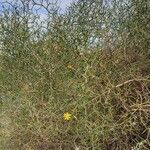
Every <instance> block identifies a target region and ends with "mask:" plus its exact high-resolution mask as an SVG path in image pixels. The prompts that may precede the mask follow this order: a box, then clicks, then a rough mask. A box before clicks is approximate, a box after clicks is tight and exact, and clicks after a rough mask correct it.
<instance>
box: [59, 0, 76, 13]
mask: <svg viewBox="0 0 150 150" xmlns="http://www.w3.org/2000/svg"><path fill="white" fill-rule="evenodd" d="M73 1H74V0H59V2H60V7H61V10H62V11H65V9H66V7H68V6H70V4H71V3H72V2H73Z"/></svg>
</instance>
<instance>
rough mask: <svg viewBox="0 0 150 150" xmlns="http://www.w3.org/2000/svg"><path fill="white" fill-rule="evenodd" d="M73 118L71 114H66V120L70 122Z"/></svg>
mask: <svg viewBox="0 0 150 150" xmlns="http://www.w3.org/2000/svg"><path fill="white" fill-rule="evenodd" d="M71 116H72V115H71V114H70V113H68V112H66V113H64V120H67V121H69V120H70V119H71Z"/></svg>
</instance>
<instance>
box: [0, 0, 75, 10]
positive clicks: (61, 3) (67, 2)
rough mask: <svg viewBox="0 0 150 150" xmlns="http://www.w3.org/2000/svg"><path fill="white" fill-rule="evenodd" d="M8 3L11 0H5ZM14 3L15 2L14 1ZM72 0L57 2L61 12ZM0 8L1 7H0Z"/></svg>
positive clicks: (2, 0) (1, 0) (59, 0)
mask: <svg viewBox="0 0 150 150" xmlns="http://www.w3.org/2000/svg"><path fill="white" fill-rule="evenodd" d="M4 1H6V0H0V2H4ZM7 1H8V2H12V1H13V0H7ZM14 1H15V0H14ZM73 1H74V0H58V3H59V4H60V8H61V11H62V12H63V11H65V9H66V7H68V6H70V4H71V3H72V2H73ZM0 8H1V5H0Z"/></svg>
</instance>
